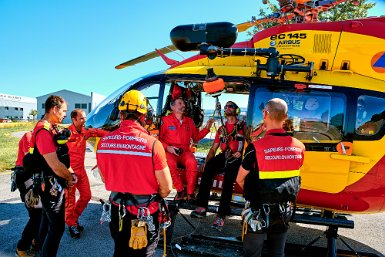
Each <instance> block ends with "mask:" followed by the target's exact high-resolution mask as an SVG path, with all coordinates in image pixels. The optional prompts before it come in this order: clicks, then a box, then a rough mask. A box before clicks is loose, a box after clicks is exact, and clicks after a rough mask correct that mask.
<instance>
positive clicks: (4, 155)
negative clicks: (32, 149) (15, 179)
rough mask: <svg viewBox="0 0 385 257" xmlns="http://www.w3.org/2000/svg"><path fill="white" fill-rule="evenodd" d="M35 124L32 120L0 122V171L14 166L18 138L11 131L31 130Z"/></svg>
mask: <svg viewBox="0 0 385 257" xmlns="http://www.w3.org/2000/svg"><path fill="white" fill-rule="evenodd" d="M35 124H36V123H33V122H13V123H2V124H0V172H3V171H5V170H10V169H11V168H13V167H15V161H16V157H17V148H18V144H19V140H20V138H17V137H14V136H12V133H13V132H18V131H29V130H32V129H33V127H34V126H35Z"/></svg>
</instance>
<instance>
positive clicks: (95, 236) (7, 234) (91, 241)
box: [0, 201, 384, 257]
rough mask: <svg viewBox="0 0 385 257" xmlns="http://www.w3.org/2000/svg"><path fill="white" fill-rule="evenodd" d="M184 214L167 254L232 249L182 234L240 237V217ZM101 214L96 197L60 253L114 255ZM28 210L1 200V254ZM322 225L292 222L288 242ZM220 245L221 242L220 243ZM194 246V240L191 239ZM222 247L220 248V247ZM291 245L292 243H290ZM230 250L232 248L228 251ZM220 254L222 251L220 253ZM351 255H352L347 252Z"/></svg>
mask: <svg viewBox="0 0 385 257" xmlns="http://www.w3.org/2000/svg"><path fill="white" fill-rule="evenodd" d="M181 212H182V213H183V214H184V215H185V217H186V218H187V219H188V220H189V221H190V222H191V223H192V224H193V225H194V226H195V229H194V228H192V227H191V226H190V225H189V224H188V223H187V222H186V221H185V220H184V219H183V218H181V216H180V215H178V216H177V218H176V222H175V228H174V234H173V240H172V245H173V246H175V243H180V245H181V246H182V250H184V251H179V250H178V249H176V248H175V247H173V252H171V251H168V252H167V256H181V257H182V256H224V255H222V253H221V251H219V250H218V249H224V250H226V251H227V252H229V249H226V247H225V244H224V243H222V242H220V243H219V244H216V245H215V247H214V251H212V252H211V253H209V252H207V253H205V252H204V251H203V250H202V251H201V250H200V248H202V246H204V247H203V249H204V248H209V246H210V243H209V242H208V241H207V240H204V241H199V242H198V246H199V249H198V248H196V252H195V253H197V252H198V253H201V254H203V255H199V254H192V253H188V252H185V251H186V249H184V248H186V247H185V243H186V242H184V243H183V241H182V239H183V237H185V238H186V236H197V235H204V236H213V237H218V236H220V237H237V236H240V235H241V225H240V219H239V217H230V218H229V219H227V220H226V224H225V227H224V229H223V231H222V232H219V231H216V230H214V229H212V228H211V224H212V222H213V220H214V218H215V214H209V215H208V216H207V217H206V218H205V219H202V220H197V219H191V218H190V216H189V213H190V211H187V210H182V211H181ZM100 215H101V204H100V203H98V202H95V201H92V202H91V203H89V205H88V207H87V208H86V210H85V211H84V213H83V215H82V216H81V217H80V220H79V222H80V223H81V224H82V225H83V226H84V227H85V230H84V232H83V233H82V236H81V238H80V239H77V240H75V239H72V238H71V237H70V235H69V232H68V229H67V228H66V230H65V232H64V235H63V237H62V240H61V244H60V248H59V251H58V256H59V257H74V256H77V257H82V256H84V257H85V256H91V255H92V256H112V252H113V247H114V244H113V240H112V239H111V236H110V231H109V227H108V224H107V223H103V224H100V221H99V220H100ZM27 216H28V214H27V211H26V209H25V207H24V205H23V204H22V203H8V202H4V201H3V202H2V203H0V238H1V239H2V243H1V244H0V256H3V257H10V256H15V249H16V244H17V241H18V240H19V238H20V235H21V232H22V230H23V228H24V226H25V224H26V222H27ZM322 229H323V227H319V229H316V228H309V227H304V226H302V225H298V224H293V223H292V224H291V228H290V230H289V239H288V243H289V244H292V243H294V244H296V245H294V249H295V248H297V249H300V248H301V247H298V244H301V245H302V246H303V245H306V244H307V243H309V242H310V241H311V240H313V239H314V238H316V237H318V236H320V235H321V234H322V233H323V230H322ZM343 239H344V240H345V241H346V242H347V243H348V244H349V245H351V246H352V247H353V248H354V249H355V250H356V251H358V252H367V253H371V255H363V256H384V255H383V254H381V253H379V252H377V251H376V250H374V249H372V248H370V247H369V246H367V245H365V244H363V243H360V242H358V241H355V240H352V239H349V238H346V237H343ZM237 244H238V247H236V249H237V255H226V256H242V253H241V251H242V247H241V244H240V243H239V242H238V243H237ZM218 245H219V246H218ZM190 246H191V243H190ZM316 246H317V247H321V248H314V250H315V251H317V252H319V251H322V249H325V247H326V239H325V238H322V239H321V240H319V242H317V244H316ZM218 247H219V248H218ZM290 247H292V246H290ZM337 247H338V249H343V250H347V248H346V247H345V246H344V245H343V244H342V243H341V240H337ZM215 249H216V250H215ZM229 253H230V252H229ZM218 254H219V255H218ZM162 255H163V245H162V244H161V243H160V244H159V247H158V250H157V253H156V255H155V256H156V257H160V256H162ZM291 256H319V255H315V254H314V252H313V254H312V253H310V255H296V254H295V253H294V255H293V254H292V250H291V248H290V251H289V248H288V255H287V257H291ZM344 256H349V255H344Z"/></svg>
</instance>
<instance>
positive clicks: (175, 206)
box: [167, 201, 379, 257]
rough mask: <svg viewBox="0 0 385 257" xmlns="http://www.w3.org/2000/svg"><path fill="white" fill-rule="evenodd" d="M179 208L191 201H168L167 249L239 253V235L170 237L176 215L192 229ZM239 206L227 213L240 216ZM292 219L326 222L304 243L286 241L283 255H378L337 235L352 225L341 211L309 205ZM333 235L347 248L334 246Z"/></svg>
mask: <svg viewBox="0 0 385 257" xmlns="http://www.w3.org/2000/svg"><path fill="white" fill-rule="evenodd" d="M180 209H187V210H194V209H195V206H194V204H190V203H187V202H184V201H182V202H179V203H176V202H174V201H170V202H169V211H170V216H171V220H172V225H171V226H170V227H169V228H168V229H167V242H168V245H167V247H168V249H169V250H171V251H172V252H178V251H179V252H183V253H187V254H188V255H189V254H193V256H197V255H198V256H200V255H202V256H225V257H227V256H242V254H243V245H242V241H241V237H240V236H238V237H234V236H227V237H221V236H207V235H202V234H196V233H190V234H189V235H185V236H181V237H178V238H177V239H173V229H174V223H175V220H176V216H177V215H178V214H179V215H180V216H181V217H182V218H183V220H184V221H185V222H187V223H188V225H189V226H190V227H191V228H192V229H193V230H194V231H195V230H196V227H195V226H194V225H193V224H192V223H191V222H190V221H189V219H187V217H186V216H185V214H183V213H181V212H180ZM207 210H208V212H210V213H217V212H218V206H216V205H209V206H208V209H207ZM241 212H242V208H241V207H239V206H232V208H231V215H235V216H240V214H241ZM291 222H293V223H301V224H310V225H320V226H327V227H328V228H327V230H326V231H325V232H324V234H323V235H320V236H318V237H317V238H315V239H314V240H312V241H311V242H310V243H309V244H307V245H306V246H303V245H302V244H296V243H286V247H285V252H286V256H287V257H294V256H296V257H305V256H312V257H325V256H327V257H338V256H344V257H347V256H359V257H379V255H376V254H373V253H363V252H357V251H355V250H354V249H353V248H352V247H351V246H350V245H349V244H348V243H347V242H346V241H345V240H344V239H343V238H342V237H340V236H339V235H338V233H337V232H338V228H349V229H353V228H354V222H353V221H352V220H348V219H347V218H346V216H345V215H336V214H335V213H334V212H330V211H325V210H324V211H319V210H312V209H306V208H305V209H303V208H296V209H295V214H294V216H293V218H292V220H291ZM323 237H326V239H327V248H325V247H320V246H314V244H315V243H316V242H317V241H319V240H320V239H321V238H323ZM337 239H340V240H341V242H342V243H343V244H344V245H345V246H346V247H347V248H348V249H349V250H340V249H338V250H337V244H336V243H337ZM262 256H263V257H265V256H268V252H267V249H264V251H263V254H262Z"/></svg>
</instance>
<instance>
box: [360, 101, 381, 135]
mask: <svg viewBox="0 0 385 257" xmlns="http://www.w3.org/2000/svg"><path fill="white" fill-rule="evenodd" d="M384 121H385V100H384V99H383V98H377V97H373V96H367V95H362V96H359V97H358V99H357V114H356V133H357V134H358V135H365V136H372V135H375V134H377V133H378V132H379V131H380V129H381V127H382V126H383V125H384Z"/></svg>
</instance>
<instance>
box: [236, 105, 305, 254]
mask: <svg viewBox="0 0 385 257" xmlns="http://www.w3.org/2000/svg"><path fill="white" fill-rule="evenodd" d="M287 110H288V109H287V104H286V102H285V101H284V100H282V99H279V98H274V99H271V100H270V101H268V103H267V104H266V106H265V108H264V109H263V121H264V126H265V127H266V134H265V136H264V137H263V138H261V139H259V140H257V141H254V142H252V143H250V144H249V145H248V146H247V148H246V151H245V156H244V159H243V161H242V165H241V167H240V168H239V173H238V177H237V180H236V181H237V183H238V184H239V185H240V186H241V187H242V188H244V197H245V199H246V201H247V202H246V205H245V209H244V211H243V212H242V217H243V229H242V232H243V234H242V235H243V236H244V241H243V247H244V256H253V257H256V256H261V253H262V248H263V243H264V240H265V237H267V243H268V249H269V256H276V257H283V256H284V249H285V243H286V237H287V230H288V222H289V220H290V218H291V215H292V205H293V202H294V201H295V200H296V197H297V194H298V191H299V188H300V168H301V166H302V164H303V161H304V151H305V146H304V145H303V144H302V143H301V142H300V141H299V140H297V139H295V138H292V137H291V136H289V135H287V134H286V133H285V131H284V130H283V125H284V122H285V120H286V118H287Z"/></svg>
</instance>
